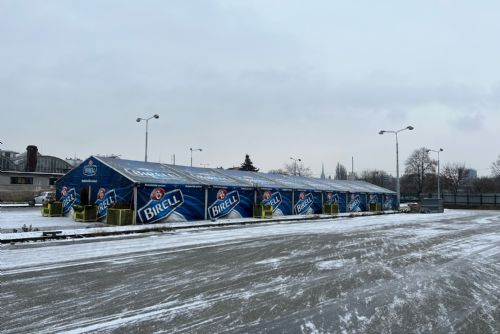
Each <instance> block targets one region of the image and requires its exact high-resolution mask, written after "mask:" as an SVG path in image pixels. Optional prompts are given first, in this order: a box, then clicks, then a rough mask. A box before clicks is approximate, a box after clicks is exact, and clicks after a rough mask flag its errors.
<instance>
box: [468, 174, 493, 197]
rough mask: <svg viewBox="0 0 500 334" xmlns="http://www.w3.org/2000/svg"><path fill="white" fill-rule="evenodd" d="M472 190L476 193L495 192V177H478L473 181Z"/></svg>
mask: <svg viewBox="0 0 500 334" xmlns="http://www.w3.org/2000/svg"><path fill="white" fill-rule="evenodd" d="M472 191H473V192H476V193H482V194H485V193H494V192H495V191H496V189H495V179H493V178H491V177H478V178H477V179H475V180H474V181H472Z"/></svg>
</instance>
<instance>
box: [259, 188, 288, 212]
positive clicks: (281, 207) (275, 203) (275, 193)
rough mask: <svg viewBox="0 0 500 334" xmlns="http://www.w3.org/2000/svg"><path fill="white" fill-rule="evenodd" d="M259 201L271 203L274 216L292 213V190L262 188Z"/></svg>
mask: <svg viewBox="0 0 500 334" xmlns="http://www.w3.org/2000/svg"><path fill="white" fill-rule="evenodd" d="M257 203H262V204H265V205H271V206H272V208H273V215H274V216H287V215H291V214H292V192H291V191H285V190H281V191H280V190H279V189H272V190H260V191H259V192H258V193H257Z"/></svg>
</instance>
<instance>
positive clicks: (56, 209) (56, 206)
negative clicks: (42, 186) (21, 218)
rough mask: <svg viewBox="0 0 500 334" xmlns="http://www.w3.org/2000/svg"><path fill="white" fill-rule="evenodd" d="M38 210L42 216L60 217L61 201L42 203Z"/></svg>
mask: <svg viewBox="0 0 500 334" xmlns="http://www.w3.org/2000/svg"><path fill="white" fill-rule="evenodd" d="M40 211H41V213H42V216H44V217H62V215H63V207H62V202H51V203H44V204H42V208H41V210H40Z"/></svg>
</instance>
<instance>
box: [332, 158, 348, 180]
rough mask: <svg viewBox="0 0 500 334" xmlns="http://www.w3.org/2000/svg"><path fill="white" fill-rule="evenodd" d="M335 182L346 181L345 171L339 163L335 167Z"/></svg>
mask: <svg viewBox="0 0 500 334" xmlns="http://www.w3.org/2000/svg"><path fill="white" fill-rule="evenodd" d="M335 180H347V169H346V168H345V166H344V165H342V164H341V163H340V162H339V163H337V167H335Z"/></svg>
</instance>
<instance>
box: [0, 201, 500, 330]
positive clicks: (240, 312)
mask: <svg viewBox="0 0 500 334" xmlns="http://www.w3.org/2000/svg"><path fill="white" fill-rule="evenodd" d="M0 247H1V248H0V250H1V252H0V270H1V272H2V289H1V292H0V299H1V302H2V316H1V318H2V330H1V332H2V333H28V332H30V333H35V332H36V333H58V332H70V333H89V332H92V333H96V332H97V333H107V332H118V333H137V332H144V333H150V332H165V333H175V332H183V333H184V332H188V333H190V332H192V333H221V332H228V333H234V332H273V333H274V332H286V333H330V332H331V333H352V332H363V333H364V332H368V333H410V332H421V333H425V332H438V333H449V332H456V333H498V332H500V212H499V211H459V210H447V211H446V212H445V213H443V214H432V215H423V214H397V215H385V216H373V217H359V218H352V219H347V218H340V219H335V220H321V221H309V222H295V223H294V222H288V223H264V224H258V225H251V226H248V225H247V226H235V227H219V228H211V229H193V230H184V231H181V232H175V233H154V234H153V233H151V234H143V235H132V236H126V237H124V236H119V237H116V236H115V237H106V238H93V239H83V240H77V239H75V240H71V241H52V242H43V243H25V244H15V245H2V246H0Z"/></svg>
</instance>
